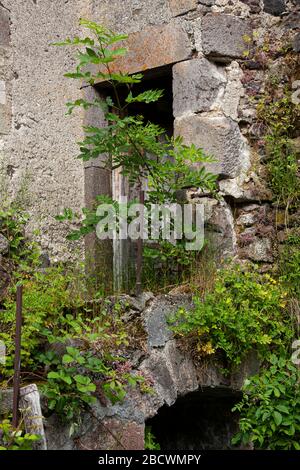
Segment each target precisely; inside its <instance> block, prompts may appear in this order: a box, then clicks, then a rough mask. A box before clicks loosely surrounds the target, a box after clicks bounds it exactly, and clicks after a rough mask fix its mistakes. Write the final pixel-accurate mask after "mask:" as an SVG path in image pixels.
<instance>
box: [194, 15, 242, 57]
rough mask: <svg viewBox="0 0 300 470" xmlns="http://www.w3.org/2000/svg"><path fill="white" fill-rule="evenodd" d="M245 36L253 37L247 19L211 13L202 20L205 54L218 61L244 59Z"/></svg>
mask: <svg viewBox="0 0 300 470" xmlns="http://www.w3.org/2000/svg"><path fill="white" fill-rule="evenodd" d="M244 35H251V27H250V24H249V22H248V20H246V19H242V18H238V17H236V16H233V15H225V14H219V13H216V14H212V13H209V14H207V15H205V17H204V18H203V20H202V45H203V51H204V54H205V55H207V56H209V57H211V58H213V59H214V60H216V61H221V62H224V61H228V59H229V58H241V57H243V52H244V51H245V49H246V43H245V41H244V40H243V36H244Z"/></svg>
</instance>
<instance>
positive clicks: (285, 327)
mask: <svg viewBox="0 0 300 470" xmlns="http://www.w3.org/2000/svg"><path fill="white" fill-rule="evenodd" d="M286 298H287V292H286V291H284V290H283V289H282V287H281V286H280V285H278V283H277V281H276V280H275V279H273V278H272V277H271V276H270V275H268V274H264V275H262V274H260V273H259V272H258V271H257V270H251V271H248V270H247V269H245V268H244V269H243V268H241V267H238V266H233V267H230V268H225V269H222V270H220V271H219V272H218V274H217V277H216V280H215V285H214V289H213V291H212V292H209V293H207V295H206V296H205V299H204V301H202V299H200V298H199V297H197V296H196V297H195V298H194V303H195V308H194V310H192V311H187V310H185V309H180V310H179V311H178V312H177V314H176V316H175V317H174V318H173V319H172V322H173V323H174V322H175V323H176V326H174V327H173V330H174V331H175V333H176V334H177V335H178V336H184V337H187V338H188V339H189V341H191V343H192V344H193V352H194V353H196V354H198V355H199V356H205V355H210V354H213V353H214V352H218V353H220V352H221V353H222V355H223V357H224V358H225V359H226V361H228V362H229V363H230V364H233V365H235V366H237V365H239V364H240V363H241V362H242V360H243V359H244V358H245V357H246V355H247V353H248V352H249V351H251V350H255V351H257V353H258V354H259V356H260V357H261V358H264V357H266V355H267V354H268V353H269V351H271V350H272V349H277V350H281V349H283V350H284V349H285V348H286V346H287V345H289V344H290V342H291V341H292V338H293V330H292V329H291V324H292V322H291V319H290V316H289V314H288V313H287V311H286V304H287V299H286Z"/></svg>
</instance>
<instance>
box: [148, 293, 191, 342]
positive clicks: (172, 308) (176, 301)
mask: <svg viewBox="0 0 300 470" xmlns="http://www.w3.org/2000/svg"><path fill="white" fill-rule="evenodd" d="M191 306H192V301H191V299H190V298H189V297H188V296H186V295H161V296H158V297H156V298H155V300H154V301H153V303H152V304H151V305H150V306H149V307H148V308H147V309H146V310H145V312H144V315H143V320H144V325H145V330H146V332H147V335H148V346H149V347H150V348H156V347H161V346H164V345H165V343H166V342H167V341H168V340H170V339H171V338H172V336H173V334H172V331H171V329H170V328H169V326H168V323H167V319H168V318H169V317H170V316H171V315H174V314H175V313H176V312H177V310H178V309H179V308H180V307H185V308H191Z"/></svg>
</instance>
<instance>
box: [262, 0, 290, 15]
mask: <svg viewBox="0 0 300 470" xmlns="http://www.w3.org/2000/svg"><path fill="white" fill-rule="evenodd" d="M285 10H286V5H285V0H264V11H265V12H266V13H270V15H274V16H280V15H281V14H282V13H284V12H285Z"/></svg>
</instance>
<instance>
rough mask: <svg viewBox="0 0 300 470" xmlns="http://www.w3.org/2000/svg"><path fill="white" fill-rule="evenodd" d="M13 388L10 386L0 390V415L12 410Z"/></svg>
mask: <svg viewBox="0 0 300 470" xmlns="http://www.w3.org/2000/svg"><path fill="white" fill-rule="evenodd" d="M12 404H13V390H12V388H9V389H5V390H0V416H1V415H2V416H3V415H6V414H7V413H10V412H11V411H12Z"/></svg>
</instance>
